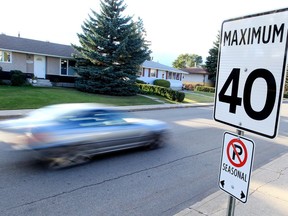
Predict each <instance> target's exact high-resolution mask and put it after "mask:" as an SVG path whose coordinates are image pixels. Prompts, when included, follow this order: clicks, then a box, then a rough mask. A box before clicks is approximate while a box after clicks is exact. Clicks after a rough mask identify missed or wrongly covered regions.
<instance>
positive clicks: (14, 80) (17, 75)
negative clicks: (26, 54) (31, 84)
mask: <svg viewBox="0 0 288 216" xmlns="http://www.w3.org/2000/svg"><path fill="white" fill-rule="evenodd" d="M10 72H11V85H12V86H22V85H24V84H25V83H26V77H25V74H24V73H22V71H20V70H11V71H10Z"/></svg>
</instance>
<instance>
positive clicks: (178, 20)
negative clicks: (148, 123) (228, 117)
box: [0, 0, 288, 66]
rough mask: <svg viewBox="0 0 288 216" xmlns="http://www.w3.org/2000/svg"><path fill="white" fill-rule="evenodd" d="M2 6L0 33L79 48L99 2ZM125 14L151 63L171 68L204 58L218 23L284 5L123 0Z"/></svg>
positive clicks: (33, 1)
mask: <svg viewBox="0 0 288 216" xmlns="http://www.w3.org/2000/svg"><path fill="white" fill-rule="evenodd" d="M1 1H3V2H2V3H1V12H0V20H1V21H0V33H4V34H6V35H10V36H18V34H20V37H22V38H28V39H35V40H41V41H49V42H53V43H60V44H67V45H70V44H79V40H78V36H77V33H82V29H81V25H82V24H83V22H84V21H85V20H86V19H88V15H89V14H90V15H91V14H92V13H91V10H94V11H96V12H100V0H82V1H79V0H49V1H43V0H42V1H41V0H25V1H23V0H9V1H4V0H1ZM124 3H125V4H126V5H127V8H126V9H125V11H124V14H125V15H129V16H133V17H134V18H135V20H136V19H137V18H138V17H140V18H141V19H142V20H143V23H144V28H145V29H146V32H147V37H146V39H147V40H148V41H150V42H151V46H150V49H151V50H152V55H151V56H152V58H153V61H156V62H159V63H161V64H164V65H167V66H172V63H173V61H175V60H176V59H177V57H178V56H179V55H180V54H186V53H187V54H196V55H199V56H202V59H203V63H205V59H206V58H207V56H209V49H211V48H212V47H213V42H214V41H216V37H217V34H218V32H219V31H220V30H221V25H222V22H223V21H225V20H227V19H231V18H237V17H241V16H245V15H250V14H255V13H260V12H266V11H271V10H275V9H281V8H287V7H288V2H287V0H273V1H272V0H267V1H266V0H200V1H196V0H124Z"/></svg>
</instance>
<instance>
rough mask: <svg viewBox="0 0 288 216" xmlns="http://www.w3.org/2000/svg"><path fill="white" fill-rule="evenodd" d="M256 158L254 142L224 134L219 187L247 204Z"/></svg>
mask: <svg viewBox="0 0 288 216" xmlns="http://www.w3.org/2000/svg"><path fill="white" fill-rule="evenodd" d="M253 156H254V142H253V141H252V140H250V139H247V138H245V137H242V136H238V135H236V134H232V133H229V132H225V133H224V138H223V148H222V159H221V166H220V175H219V187H220V189H222V190H224V191H225V192H227V193H229V194H230V195H232V196H234V197H235V198H236V199H238V200H240V201H241V202H243V203H246V201H247V197H248V191H249V184H250V176H251V170H252V163H253Z"/></svg>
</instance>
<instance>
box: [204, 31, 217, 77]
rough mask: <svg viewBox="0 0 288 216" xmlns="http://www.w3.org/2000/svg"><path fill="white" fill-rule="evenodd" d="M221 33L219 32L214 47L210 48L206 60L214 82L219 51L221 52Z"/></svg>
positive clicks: (206, 66)
mask: <svg viewBox="0 0 288 216" xmlns="http://www.w3.org/2000/svg"><path fill="white" fill-rule="evenodd" d="M219 43H220V34H219V33H218V35H217V39H216V41H214V42H213V48H211V49H210V50H209V56H208V57H207V59H206V62H205V68H206V69H207V71H208V72H209V73H210V74H209V79H210V80H211V81H213V82H215V81H216V73H217V64H218V53H219Z"/></svg>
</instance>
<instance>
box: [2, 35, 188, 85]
mask: <svg viewBox="0 0 288 216" xmlns="http://www.w3.org/2000/svg"><path fill="white" fill-rule="evenodd" d="M73 53H75V50H74V49H73V47H72V46H70V45H63V44H56V43H51V42H44V41H39V40H31V39H26V38H21V37H13V36H8V35H5V34H0V67H1V68H2V72H0V79H5V78H6V79H10V74H11V73H10V71H11V70H20V71H22V72H23V73H25V74H27V75H30V76H35V77H37V78H38V80H39V79H40V80H48V81H51V82H64V83H74V81H75V78H76V76H77V75H76V74H75V71H74V70H73V67H74V66H75V60H74V59H73ZM186 74H188V73H187V72H184V71H181V70H178V69H176V68H172V67H169V66H166V65H163V64H160V63H158V62H153V61H145V62H144V63H143V65H142V67H141V71H139V79H141V80H143V81H144V82H146V83H150V84H152V83H153V81H154V80H155V79H165V80H168V81H170V83H171V88H174V89H181V88H182V84H183V83H182V80H183V77H184V75H186Z"/></svg>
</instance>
